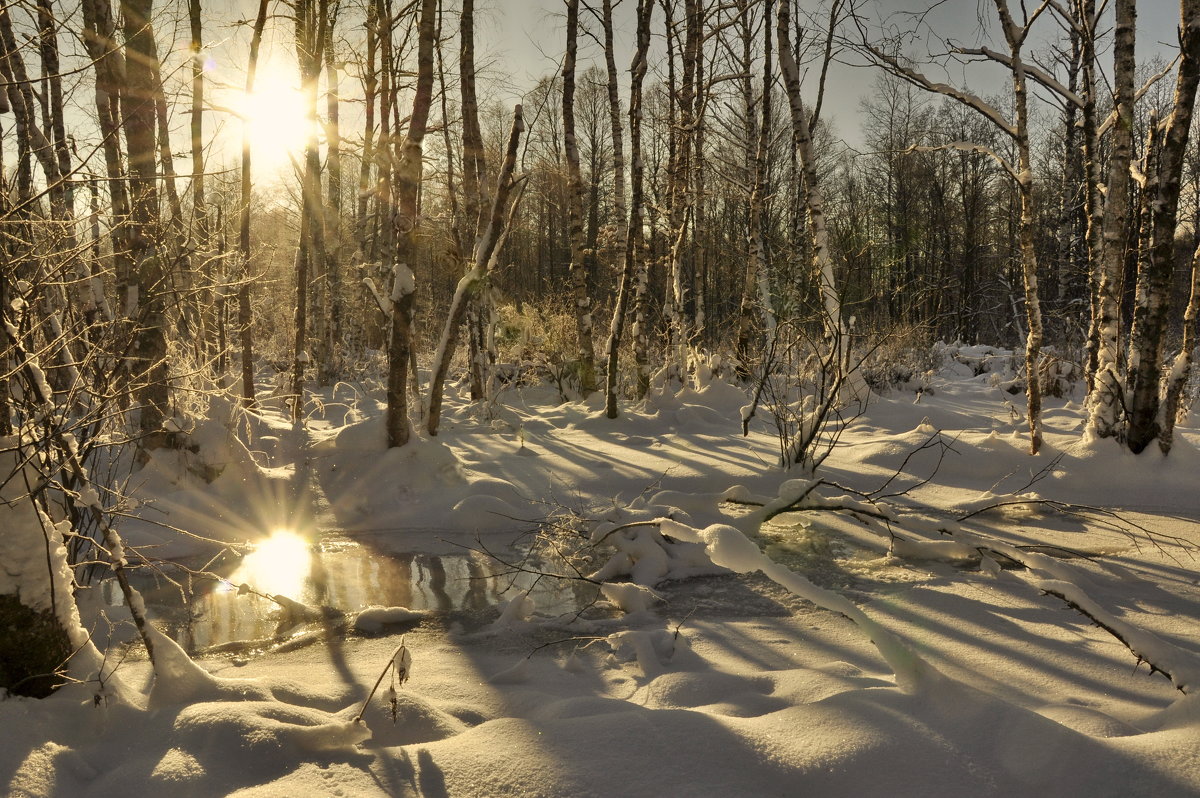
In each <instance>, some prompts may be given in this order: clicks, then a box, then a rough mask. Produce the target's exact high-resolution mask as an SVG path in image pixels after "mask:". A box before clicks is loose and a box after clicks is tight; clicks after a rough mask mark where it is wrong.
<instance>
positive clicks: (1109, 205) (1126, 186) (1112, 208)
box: [1088, 0, 1137, 438]
mask: <svg viewBox="0 0 1200 798" xmlns="http://www.w3.org/2000/svg"><path fill="white" fill-rule="evenodd" d="M1116 15H1117V17H1116V28H1115V32H1114V37H1115V38H1114V44H1113V87H1114V90H1115V94H1116V113H1117V121H1116V124H1115V126H1114V128H1113V134H1112V155H1111V156H1110V160H1109V168H1108V192H1107V198H1106V200H1105V202H1104V216H1103V226H1102V234H1101V235H1102V237H1103V238H1102V240H1103V248H1102V249H1101V252H1100V254H1101V260H1100V262H1099V267H1098V269H1097V271H1098V272H1099V276H1098V279H1097V292H1096V318H1097V321H1096V322H1095V323H1094V325H1093V326H1094V327H1095V329H1096V372H1095V377H1094V378H1093V381H1092V391H1091V394H1090V395H1089V397H1088V406H1089V408H1090V413H1089V415H1088V431H1089V433H1090V434H1092V435H1095V436H1097V437H1100V438H1108V437H1112V436H1116V435H1120V434H1121V424H1122V422H1123V419H1122V404H1123V403H1124V398H1123V396H1122V386H1121V374H1120V360H1119V358H1120V353H1119V349H1118V347H1119V345H1120V343H1119V339H1120V324H1121V321H1120V313H1121V294H1120V291H1121V278H1122V274H1123V264H1124V262H1125V223H1126V217H1127V214H1128V208H1129V190H1130V179H1129V165H1130V161H1131V159H1132V156H1133V110H1134V108H1133V104H1134V96H1133V77H1134V74H1133V73H1134V66H1135V62H1134V35H1135V22H1136V17H1137V7H1136V3H1135V0H1117V2H1116Z"/></svg>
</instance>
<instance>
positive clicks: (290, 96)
mask: <svg viewBox="0 0 1200 798" xmlns="http://www.w3.org/2000/svg"><path fill="white" fill-rule="evenodd" d="M1010 1H1014V0H1010ZM476 2H478V10H476V14H478V19H476V25H475V32H476V61H478V64H479V65H480V67H481V74H480V100H481V102H485V103H487V102H491V101H499V102H503V103H504V104H511V103H515V102H517V101H518V100H520V97H521V95H522V94H523V92H524V91H527V90H528V89H529V88H532V86H533V85H534V84H535V83H536V80H538V79H539V78H541V77H544V76H547V74H551V73H553V72H557V71H558V68H559V59H560V58H562V52H563V48H564V41H563V40H564V32H563V28H564V4H563V0H476ZM930 2H935V0H923V1H922V2H920V4H912V2H902V1H900V0H865V2H864V5H863V6H862V7H863V10H864V12H868V13H871V14H874V16H875V17H876V18H878V17H883V16H887V14H892V16H893V17H892V18H893V19H895V20H896V24H898V25H905V26H908V25H911V22H910V20H911V17H908V16H906V13H907V12H911V11H913V10H917V8H928V7H929V5H928V4H930ZM257 5H258V4H257V0H205V1H204V8H205V17H206V19H208V23H206V28H205V37H206V46H208V52H209V54H210V58H209V65H210V67H211V72H210V74H209V78H210V80H211V88H210V89H209V91H210V95H209V97H210V101H212V102H215V103H217V104H223V106H227V107H232V106H236V104H238V103H236V101H235V100H232V97H235V95H236V92H230V94H227V95H224V96H223V97H222V96H221V92H220V89H218V88H217V85H218V84H220V83H224V84H227V85H230V86H233V88H240V86H241V85H244V82H245V61H246V46H247V42H248V32H250V31H248V28H250V26H248V24H241V25H239V24H235V20H238V19H251V18H252V17H253V14H254V11H256V8H257ZM343 5H346V6H347V7H350V6H349V5H348V0H343ZM356 5H358V4H355V6H356ZM445 5H446V8H448V10H450V11H448V18H446V22H445V23H444V24H445V28H446V30H445V34H446V35H451V34H452V32H455V31H456V29H457V17H456V14H455V13H454V11H452V8H454V6H455V5H456V4H454V2H452V0H448V1H446V4H445ZM596 5H599V4H598V2H596ZM935 5H936V7H935V10H934V11H932V12H931V13H930V14H929V16H928V17H926V18H925V23H926V25H928V28H929V29H931V30H934V31H936V32H937V34H938V35H940V36H942V37H952V38H954V40H956V41H959V42H962V43H966V44H978V43H980V42H984V41H988V40H989V35H990V34H995V32H996V26H995V25H991V31H988V30H984V29H982V28H980V23H979V20H980V18H983V19H989V20H990V19H991V17H992V16H994V10H992V5H991V2H990V1H989V0H943V1H942V2H940V4H936V2H935ZM156 6H157V7H158V10H160V11H158V13H157V17H156V24H157V31H156V34H157V38H158V42H160V50H161V55H162V56H163V58H164V59H166V60H167V62H168V64H170V62H174V64H175V65H176V68H178V65H179V64H180V62H181V61H182V53H184V50H185V49H186V42H187V29H186V13H184V10H185V8H186V6H185V5H184V4H182V2H181V0H176V2H175V4H174V5H173V4H170V2H163V1H160V2H158V4H156ZM175 6H178V8H176V7H175ZM805 8H811V10H814V11H820V6H816V5H814V4H810V2H800V10H805ZM275 13H276V14H282V11H281V10H280V8H276V12H275ZM354 13H355V14H356V13H360V12H354ZM634 13H635V0H620V2H619V5H618V6H617V10H616V28H617V41H618V54H617V66H618V70H619V71H620V73H622V83H623V91H622V94H623V96H626V95H625V90H626V89H628V80H629V76H628V70H629V61H630V58H631V55H632V49H631V48H632V37H634ZM793 13H794V12H793ZM1177 13H1178V11H1177V7H1176V6H1175V5H1174V4H1171V2H1168V1H1166V0H1154V1H1152V2H1150V1H1145V0H1144V2H1142V4H1141V13H1140V18H1139V55H1140V58H1147V56H1148V55H1151V54H1153V53H1157V52H1160V50H1162V48H1160V47H1159V46H1158V43H1159V42H1174V41H1175V36H1176V34H1175V24H1176V19H1177ZM581 18H582V19H583V20H584V24H586V25H587V26H588V28H589V29H592V30H594V31H595V32H596V35H598V36H599V35H600V30H599V25H598V24H596V23H595V22H594V19H592V18H590V14H588V13H587V12H582V11H581ZM359 24H361V23H359ZM662 24H664V14H662V11H661V7H658V8H655V11H654V25H653V30H654V41H653V44H652V48H653V49H652V65H650V73H649V76H648V82H654V80H655V67H656V66H658V65H661V58H660V56H661V54H662V49H664V41H662ZM818 24H820V23H818ZM1039 24H1040V25H1043V30H1044V31H1045V32H1044V34H1043V36H1050V35H1052V34H1054V32H1055V30H1056V26H1055V24H1054V22H1052V20H1050V19H1049V17H1046V18H1045V19H1043V20H1042V22H1040V23H1039ZM355 35H361V29H358V30H354V29H350V30H349V32H348V34H343V36H347V37H354V36H355ZM991 43H992V44H994V46H995V44H996V42H991ZM456 50H457V43H456V42H455V41H451V42H450V43H449V46H448V48H446V56H448V58H449V59H451V61H450V64H451V66H450V68H454V67H452V62H454V61H452V59H454V58H455V54H456ZM914 55H916V53H914ZM847 59H853V56H852V55H847ZM263 60H264V62H263V66H262V67H260V74H259V96H258V97H257V98H254V101H253V103H252V107H251V110H252V113H254V114H256V116H257V118H258V119H259V120H260V121H259V122H258V124H257V128H258V131H259V132H258V134H257V136H256V138H254V142H256V146H254V160H256V173H259V174H263V175H265V174H268V173H277V172H278V170H281V169H284V170H286V169H287V168H288V164H289V160H288V151H289V150H294V149H295V148H296V146H298V145H299V143H300V142H301V134H302V116H301V115H300V110H299V102H298V100H296V95H295V91H294V89H295V85H296V84H298V78H296V67H295V55H294V50H293V29H292V23H290V20H289V19H287V18H284V17H282V16H276V17H275V18H274V19H272V20H271V23H270V24H269V28H268V34H266V36H265V40H264V48H263ZM1100 60H1102V64H1104V62H1106V61H1108V60H1109V59H1108V53H1103V54H1102V56H1100ZM593 62H594V64H596V65H599V66H602V64H604V58H602V52H601V50H600V48H599V47H598V46H595V44H594V43H593V42H592V41H590V40H588V38H587V37H581V49H580V70H581V71H582V70H584V68H587V66H589V65H590V64H593ZM485 66H486V67H488V68H486V70H484V68H482V67H485ZM930 76H931V77H935V76H936V77H938V78H941V79H947V80H948V82H952V83H955V84H962V83H964V82H967V83H970V85H971V86H972V88H973V89H974V90H976V91H977V92H979V94H988V92H991V91H997V90H1001V89H1003V71H1002V70H998V68H991V67H988V66H974V67H971V68H970V70H968V71H967V72H965V73H964V72H962V71H961V70H958V71H956V72H953V73H938V72H937V71H936V70H930ZM188 77H190V73H188V71H186V70H185V71H182V72H180V73H178V74H175V76H174V78H172V76H170V74H168V78H169V79H174V80H175V82H176V83H175V85H176V88H179V89H181V90H182V91H184V92H185V95H184V98H185V100H186V88H185V86H184V85H181V84H182V82H184V80H185V79H186V78H188ZM875 77H876V71H875V70H872V68H862V67H859V68H854V67H851V66H846V65H834V66H833V67H832V70H830V76H829V84H828V88H827V95H826V106H824V107H826V109H827V110H826V112H824V113H823V116H824V118H826V119H827V120H829V119H832V120H833V122H834V125H835V131H836V132H838V134H839V136H841V137H842V138H845V139H846V140H847V142H848V143H850V144H851V145H852V146H854V145H858V143H859V142H860V136H859V131H858V128H859V113H860V112H859V104H860V101H862V100H863V97H865V96H866V95H868V92H869V91H870V89H871V85H872V82H874V80H875ZM343 80H344V83H343V85H344V89H343V91H344V92H346V95H347V96H350V95H352V94H356V92H358V91H359V90H358V86H356V85H355V84H356V80H355V79H353V78H348V77H347V78H344V79H343ZM812 91H815V88H814V86H812V85H811V84H810V85H806V86H805V98H806V100H808V101H810V102H811V100H812V96H811V92H812ZM85 94H86V92H84V94H80V97H82V101H80V102H84V104H86V102H85V101H88V97H86V96H84V95H85ZM360 108H361V106H359V107H353V106H352V104H350V103H343V109H342V113H343V119H344V121H343V125H346V130H347V133H348V134H349V136H353V137H356V136H358V134H359V131H358V128H359V127H360V126H361V115H360V114H361V112H360V110H359V109H360ZM239 110H244V109H242V108H239ZM84 113H85V114H86V113H88V112H86V109H84ZM186 125H187V118H186V114H185V112H184V108H182V107H179V108H176V110H175V121H174V128H175V136H180V137H186V133H185V132H184V130H185V128H186ZM205 125H206V131H208V132H209V136H210V138H212V139H215V140H214V145H212V149H211V151H210V164H211V166H210V168H217V167H218V162H220V161H224V163H226V164H228V166H232V164H233V163H234V162H235V160H236V152H238V146H239V140H240V125H239V124H238V122H236V121H235V120H234V119H233V118H232V116H229V115H228V114H221V113H214V114H209V115H208V118H206V121H205ZM352 131H353V132H352ZM175 149H176V151H181V152H184V151H186V138H180V139H179V140H176V142H175ZM176 168H179V169H180V172H181V173H182V172H186V168H185V167H184V164H182V162H180V163H178V164H176Z"/></svg>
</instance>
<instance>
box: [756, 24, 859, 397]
mask: <svg viewBox="0 0 1200 798" xmlns="http://www.w3.org/2000/svg"><path fill="white" fill-rule="evenodd" d="M789 3H790V0H781V2H780V4H779V15H778V24H777V26H776V34H777V36H778V39H779V66H780V69H781V70H782V72H783V83H784V89H785V90H786V93H787V98H788V106H789V109H790V110H791V116H792V144H793V146H794V147H795V150H796V156H797V159H798V161H799V166H800V171H801V175H802V176H803V178H804V196H805V205H806V206H807V209H808V219H809V226H810V230H811V233H812V256H813V267H814V271H815V272H816V282H817V290H818V292H819V293H820V298H821V308H822V312H823V315H824V323H825V329H826V333H827V334H828V336H829V339H830V342H831V344H832V345H833V346H834V347H835V348H836V351H837V364H838V370H839V372H840V376H842V377H844V378H845V379H846V385H847V388H848V390H847V394H848V397H849V398H851V399H855V400H858V399H862V398H864V396H865V392H866V384H865V382H863V381H862V375H861V374H860V373H859V372H858V370H857V369H852V368H851V366H850V331H849V330H848V329H847V327H846V325H845V323H844V322H843V320H842V298H841V293H840V292H839V290H838V286H837V282H836V279H835V277H834V273H833V257H832V256H831V255H830V252H829V230H828V227H827V226H826V223H825V195H824V193H823V192H822V191H821V186H820V184H819V183H818V180H817V165H816V156H815V154H814V152H813V146H812V131H811V130H810V129H809V120H808V114H807V112H806V111H805V110H804V106H803V104H802V102H801V100H800V69H799V67H798V66H797V64H796V59H795V56H794V55H793V54H792V45H791V14H790V11H789Z"/></svg>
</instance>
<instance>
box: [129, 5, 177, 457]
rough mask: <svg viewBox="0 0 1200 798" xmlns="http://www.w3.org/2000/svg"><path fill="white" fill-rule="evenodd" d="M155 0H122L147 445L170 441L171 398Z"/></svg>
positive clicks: (139, 373)
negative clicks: (161, 220) (167, 420)
mask: <svg viewBox="0 0 1200 798" xmlns="http://www.w3.org/2000/svg"><path fill="white" fill-rule="evenodd" d="M152 5H153V0H121V15H122V17H123V18H124V21H125V50H126V55H125V88H126V91H125V98H124V103H123V106H122V108H123V110H124V116H125V141H126V144H127V147H128V153H129V158H128V160H129V193H130V195H131V198H130V199H131V203H130V220H129V221H130V223H129V249H130V254H131V256H132V257H133V262H134V264H135V266H136V269H137V282H136V284H135V289H134V290H135V292H136V295H135V302H134V303H133V304H134V308H140V309H141V311H140V313H135V314H131V315H135V316H137V317H138V318H139V322H140V327H139V329H138V332H137V340H136V343H135V344H134V362H135V363H136V366H135V368H134V377H135V379H137V380H139V381H140V385H139V386H138V387H137V389H136V397H137V401H138V404H140V405H141V416H140V419H139V429H140V431H141V434H142V446H143V447H144V448H145V449H153V448H157V447H160V446H162V445H164V444H165V443H166V431H165V430H164V429H163V419H164V417H165V416H166V414H167V412H168V409H169V403H170V389H169V386H168V383H167V380H168V365H167V336H166V323H167V318H166V312H165V311H166V288H167V270H166V268H165V265H164V263H163V258H162V256H161V253H160V252H159V247H160V242H159V240H158V239H159V225H158V190H157V187H156V181H157V178H158V174H157V170H156V168H155V155H156V153H155V138H154V132H155V121H156V115H157V114H156V108H157V102H158V91H159V87H160V84H159V82H158V81H157V80H155V64H156V62H157V59H156V57H155V53H156V52H157V51H156V48H155V46H154V29H153V28H152V27H151V25H150V14H151V10H152Z"/></svg>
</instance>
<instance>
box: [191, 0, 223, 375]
mask: <svg viewBox="0 0 1200 798" xmlns="http://www.w3.org/2000/svg"><path fill="white" fill-rule="evenodd" d="M200 11H201V7H200V0H188V21H189V23H190V24H191V36H192V39H191V54H192V114H191V120H190V128H191V149H192V218H193V219H194V224H195V237H196V243H197V246H196V250H197V252H196V255H195V257H198V258H199V260H200V263H199V264H196V266H198V267H199V271H200V275H199V277H200V281H201V285H202V286H203V288H202V291H201V293H200V294H199V295H197V296H196V297H195V299H192V298H189V304H190V303H191V302H196V303H197V306H198V313H197V317H198V319H199V321H200V330H201V331H202V334H203V340H202V341H200V342H198V343H200V344H201V345H202V346H203V349H204V351H205V354H206V357H208V358H211V357H213V354H214V350H215V348H216V333H217V329H216V328H217V327H218V326H219V324H220V323H219V321H218V320H217V319H207V318H206V315H207V311H208V309H209V308H213V307H214V302H213V291H212V285H213V282H214V281H213V273H212V264H213V258H212V251H211V246H212V238H211V231H210V230H209V222H208V208H207V205H206V203H205V197H204V182H205V181H204V55H203V49H204V39H203V35H204V27H203V24H202V20H201V17H200Z"/></svg>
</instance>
